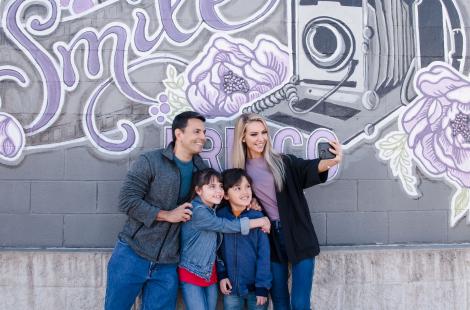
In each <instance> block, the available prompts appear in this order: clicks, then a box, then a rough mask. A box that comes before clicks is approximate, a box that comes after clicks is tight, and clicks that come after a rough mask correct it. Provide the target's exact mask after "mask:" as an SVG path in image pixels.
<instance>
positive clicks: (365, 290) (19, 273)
mask: <svg viewBox="0 0 470 310" xmlns="http://www.w3.org/2000/svg"><path fill="white" fill-rule="evenodd" d="M109 257H110V252H109V251H96V250H81V251H66V250H46V251H33V250H28V251H17V250H11V251H9V250H3V251H0V309H2V310H23V309H25V310H26V309H38V310H39V309H41V310H42V309H50V310H55V309H57V310H59V309H60V310H72V309H86V310H94V309H96V310H98V309H102V308H103V303H104V294H105V289H106V265H107V261H108V259H109ZM314 280H315V281H314V287H313V290H312V309H321V310H324V309H332V310H333V309H334V310H336V309H341V310H360V309H374V310H375V309H391V310H392V309H393V310H394V309H403V310H407V309H410V310H421V309H422V310H429V309H433V310H449V309H453V310H465V309H469V308H470V246H445V247H443V246H440V247H436V246H432V247H391V246H387V247H377V246H374V247H323V248H322V253H321V254H320V255H319V256H318V257H317V260H316V267H315V279H314ZM137 308H138V303H137V304H136V309H137ZM182 308H183V307H182V305H181V301H180V302H179V303H178V309H182Z"/></svg>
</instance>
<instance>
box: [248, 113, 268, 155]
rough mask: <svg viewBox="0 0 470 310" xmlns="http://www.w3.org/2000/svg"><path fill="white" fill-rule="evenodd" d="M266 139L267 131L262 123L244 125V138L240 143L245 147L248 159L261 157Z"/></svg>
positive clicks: (255, 122)
mask: <svg viewBox="0 0 470 310" xmlns="http://www.w3.org/2000/svg"><path fill="white" fill-rule="evenodd" d="M268 139H269V136H268V129H267V128H266V127H265V126H264V124H263V123H262V122H260V121H254V122H250V123H248V124H246V130H245V136H244V137H243V140H242V141H243V142H244V143H245V145H246V150H247V154H248V158H259V157H262V156H263V152H264V149H265V147H266V143H267V142H268Z"/></svg>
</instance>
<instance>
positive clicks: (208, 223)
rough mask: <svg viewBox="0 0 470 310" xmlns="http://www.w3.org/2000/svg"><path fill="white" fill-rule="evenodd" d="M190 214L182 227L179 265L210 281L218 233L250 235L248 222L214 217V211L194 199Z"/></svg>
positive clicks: (197, 198)
mask: <svg viewBox="0 0 470 310" xmlns="http://www.w3.org/2000/svg"><path fill="white" fill-rule="evenodd" d="M191 204H192V205H193V208H192V211H193V215H192V218H191V220H190V221H188V222H186V223H184V224H183V226H182V228H181V259H180V263H179V266H180V267H182V268H185V269H186V270H188V271H189V272H192V273H194V274H195V275H197V276H199V277H201V278H204V279H206V280H209V278H210V276H211V273H212V268H213V264H214V263H215V259H216V252H217V248H218V247H219V246H220V243H221V242H222V235H221V234H220V233H239V232H241V233H242V235H247V234H248V233H249V232H250V220H249V219H248V218H246V217H243V218H240V219H237V220H228V219H225V218H220V217H217V216H216V214H215V209H214V208H210V207H208V206H206V205H205V204H204V203H203V202H202V201H201V199H200V198H199V197H198V196H196V198H194V200H193V201H192V202H191Z"/></svg>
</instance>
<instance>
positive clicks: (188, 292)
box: [181, 282, 219, 310]
mask: <svg viewBox="0 0 470 310" xmlns="http://www.w3.org/2000/svg"><path fill="white" fill-rule="evenodd" d="M218 287H219V286H218V285H217V283H216V284H212V285H211V286H208V287H202V286H197V285H194V284H190V283H185V282H181V292H182V293H183V301H184V306H185V307H186V310H215V307H216V306H217V293H218Z"/></svg>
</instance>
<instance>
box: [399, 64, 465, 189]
mask: <svg viewBox="0 0 470 310" xmlns="http://www.w3.org/2000/svg"><path fill="white" fill-rule="evenodd" d="M415 88H416V91H417V92H418V94H420V95H419V96H418V98H417V99H415V101H414V102H413V103H412V104H410V106H409V107H407V109H406V111H405V112H404V114H403V116H402V119H401V124H402V127H403V129H404V130H405V131H406V133H408V135H409V136H408V146H409V147H410V148H411V149H412V151H413V154H414V156H415V158H416V159H417V160H418V161H419V163H421V165H422V167H423V168H424V169H425V170H426V171H427V172H428V173H429V174H431V175H433V176H440V175H447V176H448V177H449V178H450V179H452V180H454V181H455V182H457V183H458V184H459V185H460V186H463V187H467V188H468V187H470V82H469V81H468V80H467V79H466V78H465V77H463V76H462V75H460V74H459V73H458V72H456V71H455V70H454V69H453V68H451V67H450V66H448V65H446V64H444V63H434V64H433V65H431V66H429V67H428V68H426V69H425V70H423V71H421V72H420V73H419V75H418V76H417V77H416V85H415Z"/></svg>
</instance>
